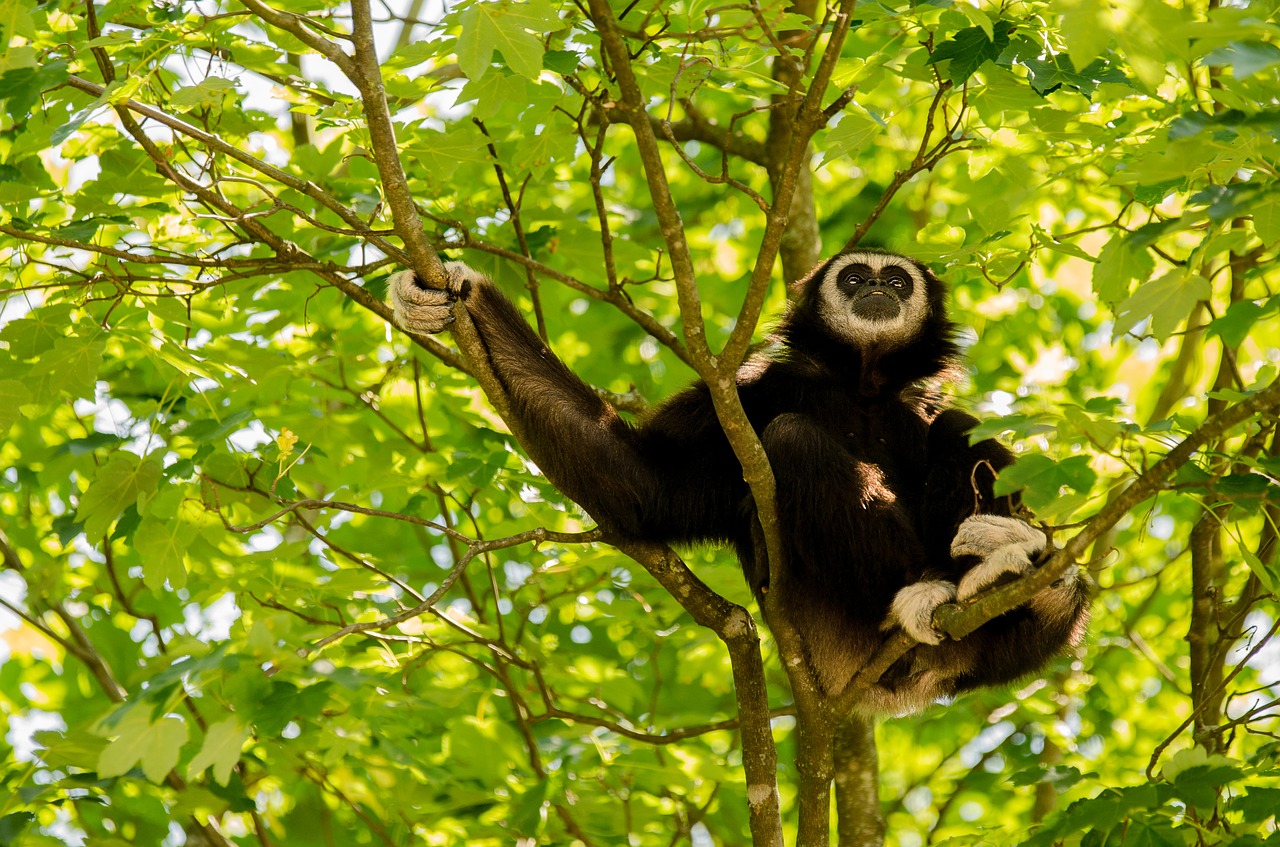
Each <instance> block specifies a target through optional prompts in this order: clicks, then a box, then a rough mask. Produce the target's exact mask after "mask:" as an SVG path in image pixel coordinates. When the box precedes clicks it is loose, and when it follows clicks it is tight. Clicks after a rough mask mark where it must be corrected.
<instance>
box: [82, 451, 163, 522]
mask: <svg viewBox="0 0 1280 847" xmlns="http://www.w3.org/2000/svg"><path fill="white" fill-rule="evenodd" d="M161 476H162V470H161V468H160V465H158V464H157V463H156V462H154V461H152V460H150V459H147V460H145V461H144V460H141V459H139V458H138V457H137V456H135V455H133V454H132V453H126V452H123V451H122V452H118V453H115V454H114V455H113V456H112V457H111V460H110V461H109V462H107V464H105V465H103V466H102V468H101V469H99V471H98V473H97V476H95V477H94V478H93V482H92V483H90V485H89V487H88V489H86V490H85V492H84V494H81V495H80V505H79V507H78V508H77V509H76V519H77V520H78V521H80V522H81V523H83V524H84V531H85V534H86V535H88V537H89V538H90V540H93V541H96V540H97V539H99V538H101V537H102V536H103V535H105V534H106V532H107V529H108V528H109V527H110V526H111V522H112V521H114V520H115V519H116V518H117V517H118V516H119V515H120V513H121V512H123V511H124V510H125V509H126V508H127V507H129V506H131V505H135V504H136V505H139V506H142V505H144V504H145V502H146V501H148V500H150V499H151V497H153V496H154V495H155V493H156V486H157V485H158V484H159V482H160V478H161Z"/></svg>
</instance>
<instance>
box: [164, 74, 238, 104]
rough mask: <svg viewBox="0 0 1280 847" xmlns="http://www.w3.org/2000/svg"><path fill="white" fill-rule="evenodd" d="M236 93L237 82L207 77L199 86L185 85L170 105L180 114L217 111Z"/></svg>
mask: <svg viewBox="0 0 1280 847" xmlns="http://www.w3.org/2000/svg"><path fill="white" fill-rule="evenodd" d="M235 93H236V83H235V80H231V79H223V78H222V77H219V76H210V77H205V78H204V80H202V81H201V82H200V84H199V85H184V86H183V87H182V88H179V89H178V90H177V91H175V92H174V93H173V96H172V97H170V98H169V105H170V106H172V107H173V108H174V109H176V110H177V111H179V112H189V111H191V110H192V109H217V108H219V107H221V106H222V103H223V101H224V100H225V99H226V98H227V97H229V96H231V95H233V94H235Z"/></svg>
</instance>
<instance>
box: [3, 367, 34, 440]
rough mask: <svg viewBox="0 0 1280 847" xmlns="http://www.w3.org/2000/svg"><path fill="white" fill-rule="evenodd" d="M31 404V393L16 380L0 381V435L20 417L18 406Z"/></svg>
mask: <svg viewBox="0 0 1280 847" xmlns="http://www.w3.org/2000/svg"><path fill="white" fill-rule="evenodd" d="M29 402H31V392H30V391H29V390H28V389H27V387H26V386H25V385H23V384H22V383H21V382H18V381H17V380H16V379H0V435H3V434H4V433H7V432H8V431H9V427H11V426H13V425H14V423H16V422H17V420H18V419H19V418H20V417H22V413H21V412H19V411H18V407H19V406H23V405H26V404H27V403H29Z"/></svg>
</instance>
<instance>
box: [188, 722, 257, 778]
mask: <svg viewBox="0 0 1280 847" xmlns="http://www.w3.org/2000/svg"><path fill="white" fill-rule="evenodd" d="M248 738H249V727H247V726H244V725H243V724H241V723H240V722H239V721H238V720H236V719H235V718H227V719H226V720H222V721H218V722H217V723H215V724H213V725H212V726H210V727H209V730H208V731H207V732H206V733H205V736H204V744H203V745H201V747H200V752H199V753H197V754H196V755H195V758H193V759H192V760H191V764H190V766H188V768H187V778H188V779H194V778H196V777H197V776H199V774H200V773H201V772H202V771H203V770H204V769H205V768H210V767H211V768H213V778H214V779H215V780H216V781H217V782H218V784H219V785H226V784H227V781H228V780H229V779H230V778H231V769H232V768H234V767H235V766H236V763H237V762H239V761H240V750H241V748H242V747H244V742H245V741H247V740H248Z"/></svg>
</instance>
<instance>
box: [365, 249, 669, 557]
mask: <svg viewBox="0 0 1280 847" xmlns="http://www.w3.org/2000/svg"><path fill="white" fill-rule="evenodd" d="M445 268H446V270H447V272H448V286H449V287H448V290H447V292H442V291H439V290H434V289H429V288H426V287H425V286H423V285H422V284H420V283H419V281H418V279H417V277H416V275H415V274H414V273H413V271H402V272H400V273H397V274H394V275H393V276H392V278H391V281H390V283H389V296H390V299H391V302H392V305H393V307H394V309H395V314H396V319H397V321H398V322H399V323H400V325H401V326H403V327H405V328H407V329H413V330H416V331H419V332H438V331H440V330H441V329H444V328H445V327H446V326H447V325H448V324H449V323H450V322H451V321H452V316H451V314H450V303H451V301H452V300H453V299H455V298H459V299H461V300H463V302H465V303H466V306H467V311H468V313H469V314H470V316H471V320H472V322H473V323H474V324H475V328H476V331H477V333H478V334H479V336H480V340H481V341H482V342H483V344H484V348H485V351H486V352H487V354H488V356H489V364H490V365H491V366H492V368H493V372H494V374H495V375H496V376H497V378H498V380H499V381H500V382H501V383H502V386H503V388H505V389H506V391H507V394H508V397H509V398H510V404H511V413H512V415H513V416H514V417H515V418H516V420H515V422H514V423H515V425H516V426H517V427H518V429H519V430H520V435H521V438H522V444H523V446H524V447H525V449H526V450H528V452H529V455H530V456H531V457H532V458H533V460H534V462H536V463H537V465H538V467H539V468H540V469H541V470H542V471H543V473H545V474H546V475H547V478H548V479H549V480H550V481H551V482H552V483H553V484H554V485H555V486H556V488H557V489H559V490H560V491H561V492H563V493H564V494H565V495H566V496H568V497H569V498H571V499H572V500H574V501H575V502H577V503H578V504H579V505H581V506H582V507H583V508H584V509H586V510H587V512H588V513H590V515H591V517H592V518H594V519H595V520H596V521H597V522H598V523H600V524H601V525H602V526H603V527H605V528H606V529H610V530H613V531H616V532H621V533H623V534H627V535H630V536H633V537H638V536H639V532H638V526H639V523H640V522H641V520H642V511H643V509H642V506H643V504H644V503H648V502H651V501H653V500H654V499H656V498H658V497H659V496H660V494H659V483H658V480H657V479H656V478H655V475H654V473H653V471H652V468H651V467H650V466H649V465H648V464H647V463H646V462H645V461H644V459H643V458H642V457H641V456H640V455H639V454H638V452H637V450H636V434H635V431H634V430H633V428H632V427H631V426H630V425H628V424H627V423H626V422H625V421H623V420H622V419H621V418H619V417H618V414H617V412H616V411H615V410H614V409H613V407H611V406H609V405H608V404H607V403H605V402H604V401H603V400H601V399H600V398H599V397H598V396H597V395H596V393H595V392H594V391H592V390H591V389H590V388H589V387H588V386H587V385H586V384H585V383H583V382H582V380H580V379H578V377H577V376H576V375H575V374H574V373H573V372H572V371H570V370H569V369H568V368H567V367H566V366H565V365H564V363H563V362H561V361H560V360H559V359H558V358H557V357H556V355H555V354H554V353H552V352H551V350H550V348H548V347H547V345H546V344H544V343H543V342H542V339H540V338H539V337H538V336H537V334H536V333H534V331H533V329H532V328H530V326H529V324H528V323H527V322H526V321H525V320H524V318H523V316H521V314H520V312H519V311H518V310H517V309H516V307H515V305H514V304H512V302H511V301H510V300H508V299H507V298H506V297H505V296H504V295H503V294H502V293H501V292H500V291H499V290H498V289H497V288H496V287H495V286H494V285H493V283H492V282H490V281H489V279H488V277H486V276H484V275H483V274H481V273H478V272H476V271H474V270H472V269H471V268H469V267H467V266H466V265H464V264H463V263H461V262H449V263H448V264H447V265H446V266H445Z"/></svg>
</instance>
